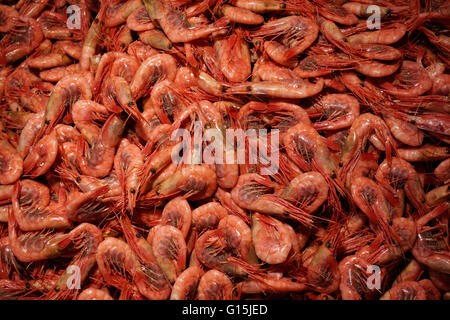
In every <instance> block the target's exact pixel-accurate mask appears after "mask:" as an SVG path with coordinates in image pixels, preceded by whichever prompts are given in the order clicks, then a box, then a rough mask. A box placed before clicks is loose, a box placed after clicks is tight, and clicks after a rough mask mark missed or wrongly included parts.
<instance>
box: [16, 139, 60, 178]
mask: <svg viewBox="0 0 450 320" xmlns="http://www.w3.org/2000/svg"><path fill="white" fill-rule="evenodd" d="M57 154H58V141H57V139H56V133H55V130H52V131H51V132H50V133H49V134H46V135H45V136H44V137H43V138H42V139H40V140H39V141H38V142H37V143H36V144H34V145H33V146H32V147H31V148H30V151H29V153H28V155H27V156H26V157H25V159H24V161H23V171H24V174H25V175H27V176H30V177H33V178H35V177H38V176H41V175H43V174H45V173H46V172H47V171H48V170H49V169H50V167H51V166H52V165H53V163H54V162H55V160H56V156H57Z"/></svg>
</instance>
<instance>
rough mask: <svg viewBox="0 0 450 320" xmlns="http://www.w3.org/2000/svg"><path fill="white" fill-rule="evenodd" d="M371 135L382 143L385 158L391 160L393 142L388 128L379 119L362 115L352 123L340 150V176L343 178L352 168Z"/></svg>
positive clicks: (368, 114)
mask: <svg viewBox="0 0 450 320" xmlns="http://www.w3.org/2000/svg"><path fill="white" fill-rule="evenodd" d="M372 135H375V136H376V137H377V138H378V140H380V141H382V143H383V144H384V146H382V147H383V148H384V149H385V151H386V158H387V159H388V160H390V159H391V152H392V149H393V147H394V142H393V139H392V136H391V134H390V131H389V128H388V127H387V125H386V123H385V122H384V121H383V120H382V119H381V118H379V117H377V116H375V115H373V114H370V113H364V114H362V115H360V116H359V117H358V118H356V119H355V121H353V124H352V126H351V128H350V130H349V133H348V136H347V140H346V142H345V144H344V146H343V147H342V150H341V165H342V169H341V174H343V175H344V177H345V175H346V174H347V173H348V172H349V171H351V170H352V169H353V168H354V166H355V164H356V162H355V161H357V159H358V158H359V157H360V155H361V150H363V149H364V147H365V146H366V143H367V140H368V138H369V137H370V136H372Z"/></svg>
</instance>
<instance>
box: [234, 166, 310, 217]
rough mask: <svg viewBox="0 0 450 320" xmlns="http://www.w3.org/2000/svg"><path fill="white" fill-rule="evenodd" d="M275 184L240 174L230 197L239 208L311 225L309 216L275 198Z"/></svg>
mask: <svg viewBox="0 0 450 320" xmlns="http://www.w3.org/2000/svg"><path fill="white" fill-rule="evenodd" d="M276 188H277V185H276V183H274V182H272V181H270V180H269V179H267V178H265V177H263V176H260V175H258V174H254V173H247V174H242V175H240V176H239V180H238V183H237V184H236V186H235V187H234V188H233V190H232V191H231V197H232V199H233V201H234V202H236V204H237V205H238V206H240V207H241V208H244V209H247V210H253V211H257V212H260V213H266V214H271V215H277V216H281V217H290V218H293V219H296V220H298V221H300V222H301V223H303V224H311V223H312V222H311V218H312V217H311V215H310V214H308V213H307V212H305V211H304V210H302V209H301V208H298V207H296V206H294V205H293V204H291V203H290V202H288V201H287V200H284V199H282V198H280V197H279V196H275V195H274V192H275V189H276Z"/></svg>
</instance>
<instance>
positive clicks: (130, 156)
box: [114, 139, 144, 212]
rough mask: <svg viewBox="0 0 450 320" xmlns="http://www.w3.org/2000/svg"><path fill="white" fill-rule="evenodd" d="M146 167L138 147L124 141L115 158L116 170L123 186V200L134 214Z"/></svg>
mask: <svg viewBox="0 0 450 320" xmlns="http://www.w3.org/2000/svg"><path fill="white" fill-rule="evenodd" d="M143 167H144V156H143V153H142V150H141V149H139V147H138V146H136V145H135V144H133V143H131V142H130V141H129V140H128V139H122V140H121V141H120V143H119V146H118V148H117V152H116V155H115V157H114V169H115V172H116V174H117V178H118V179H119V182H120V184H121V186H122V190H123V191H122V193H123V194H124V196H126V197H127V198H126V201H125V198H124V199H123V200H122V201H123V203H124V204H125V203H126V202H127V203H128V208H129V209H130V211H131V212H133V208H134V207H135V206H136V197H137V194H138V193H139V191H140V190H139V189H140V175H141V173H142V171H143Z"/></svg>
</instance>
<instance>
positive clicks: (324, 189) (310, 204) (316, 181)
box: [280, 171, 329, 213]
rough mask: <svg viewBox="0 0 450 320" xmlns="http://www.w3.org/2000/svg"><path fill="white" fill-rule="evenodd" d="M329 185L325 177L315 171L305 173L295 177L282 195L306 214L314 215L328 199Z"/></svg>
mask: <svg viewBox="0 0 450 320" xmlns="http://www.w3.org/2000/svg"><path fill="white" fill-rule="evenodd" d="M328 189H329V188H328V184H327V181H326V180H325V179H324V178H323V176H322V175H321V174H320V173H318V172H315V171H311V172H305V173H302V174H300V175H298V176H297V177H295V178H294V179H293V180H291V182H290V183H289V185H288V186H286V188H284V189H283V191H282V192H281V193H280V196H281V197H282V198H283V199H286V200H288V201H290V202H292V203H293V204H295V205H296V206H299V207H300V208H302V209H303V210H304V211H305V212H308V213H313V212H315V211H317V209H318V208H319V207H320V206H321V205H322V204H323V203H324V202H325V200H326V199H327V198H328Z"/></svg>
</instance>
